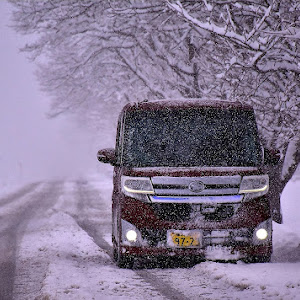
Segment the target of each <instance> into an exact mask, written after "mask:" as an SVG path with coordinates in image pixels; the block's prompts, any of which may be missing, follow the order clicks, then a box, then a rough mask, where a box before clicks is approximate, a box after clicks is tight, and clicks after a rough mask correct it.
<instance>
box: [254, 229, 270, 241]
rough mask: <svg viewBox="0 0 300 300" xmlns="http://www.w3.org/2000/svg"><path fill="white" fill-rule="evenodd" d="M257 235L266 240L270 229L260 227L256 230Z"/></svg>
mask: <svg viewBox="0 0 300 300" xmlns="http://www.w3.org/2000/svg"><path fill="white" fill-rule="evenodd" d="M256 237H257V238H258V239H259V240H265V239H266V238H267V237H268V231H267V230H266V229H264V228H260V229H258V230H257V231H256Z"/></svg>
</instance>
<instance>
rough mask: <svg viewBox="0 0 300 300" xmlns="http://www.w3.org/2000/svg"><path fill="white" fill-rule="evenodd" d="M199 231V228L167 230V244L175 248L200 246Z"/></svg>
mask: <svg viewBox="0 0 300 300" xmlns="http://www.w3.org/2000/svg"><path fill="white" fill-rule="evenodd" d="M201 238H202V235H201V231H199V230H169V231H168V245H169V246H171V247H176V248H199V247H201Z"/></svg>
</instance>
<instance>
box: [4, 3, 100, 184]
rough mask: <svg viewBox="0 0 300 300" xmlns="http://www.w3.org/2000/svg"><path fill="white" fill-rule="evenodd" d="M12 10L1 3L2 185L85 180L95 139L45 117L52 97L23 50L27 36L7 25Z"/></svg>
mask: <svg viewBox="0 0 300 300" xmlns="http://www.w3.org/2000/svg"><path fill="white" fill-rule="evenodd" d="M10 9H11V6H10V5H9V4H8V3H7V2H6V1H4V0H0V49H1V52H0V184H1V183H3V182H4V183H5V182H7V181H12V180H17V181H22V182H24V181H32V180H38V179H43V178H53V176H60V177H66V176H68V177H69V176H80V175H83V176H84V175H85V172H88V171H89V170H90V169H91V168H93V165H94V163H95V164H96V163H97V162H96V160H95V157H96V154H95V153H93V152H94V149H90V148H91V147H90V145H89V141H90V139H91V137H88V136H87V135H86V132H84V131H83V130H81V129H80V128H78V127H76V126H75V125H73V124H71V122H66V120H64V119H56V120H49V119H47V117H46V112H47V109H48V103H49V99H47V96H46V95H45V94H43V93H41V92H40V91H39V86H38V82H37V80H36V78H35V75H34V64H32V63H30V62H29V61H28V60H27V59H26V56H25V54H24V53H20V51H19V48H20V47H21V46H22V45H23V44H24V41H25V38H24V37H22V36H20V35H19V34H16V33H15V32H14V31H13V30H12V29H11V28H9V27H8V25H9V22H10V21H9V18H10ZM93 154H94V155H93ZM92 156H93V157H92Z"/></svg>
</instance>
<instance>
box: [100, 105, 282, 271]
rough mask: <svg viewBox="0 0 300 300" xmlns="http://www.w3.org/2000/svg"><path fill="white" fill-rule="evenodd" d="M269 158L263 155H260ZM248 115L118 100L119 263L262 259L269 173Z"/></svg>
mask: <svg viewBox="0 0 300 300" xmlns="http://www.w3.org/2000/svg"><path fill="white" fill-rule="evenodd" d="M264 153H268V157H269V158H267V157H264ZM270 153H271V152H270V151H267V150H264V148H263V147H262V145H261V142H260V139H259V134H258V129H257V124H256V120H255V114H254V110H253V108H252V107H251V106H249V105H246V104H242V103H240V102H226V101H220V100H214V101H212V100H202V99H191V100H186V99H183V100H159V101H144V102H139V103H129V104H127V105H126V106H125V107H124V108H123V110H122V111H121V113H120V116H119V121H118V129H117V136H116V147H115V148H114V149H102V150H99V151H98V160H99V161H100V162H104V163H110V164H111V165H113V166H114V175H113V195H112V241H113V251H114V258H115V260H116V262H117V265H118V266H120V267H132V266H133V263H134V261H135V260H136V259H142V258H147V259H149V258H150V259H155V258H158V257H163V258H167V257H178V258H182V257H192V258H199V259H216V260H238V259H243V260H245V261H249V262H267V261H270V258H271V254H272V218H271V212H270V203H269V202H270V201H269V198H267V197H266V195H267V193H268V191H269V176H268V174H267V173H266V171H265V170H266V168H265V166H266V165H268V163H270V162H271V161H272V163H274V160H276V157H275V158H274V155H273V156H272V155H271V154H270Z"/></svg>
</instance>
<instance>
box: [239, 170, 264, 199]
mask: <svg viewBox="0 0 300 300" xmlns="http://www.w3.org/2000/svg"><path fill="white" fill-rule="evenodd" d="M268 191H269V176H268V175H253V176H244V177H243V179H242V182H241V185H240V190H239V194H246V198H247V199H253V198H257V197H260V196H263V195H265V194H266V193H267V192H268Z"/></svg>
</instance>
